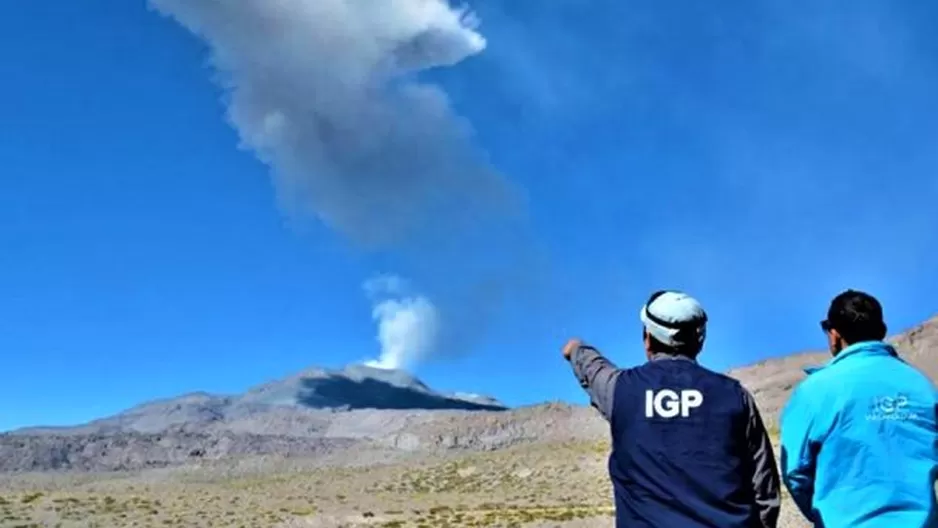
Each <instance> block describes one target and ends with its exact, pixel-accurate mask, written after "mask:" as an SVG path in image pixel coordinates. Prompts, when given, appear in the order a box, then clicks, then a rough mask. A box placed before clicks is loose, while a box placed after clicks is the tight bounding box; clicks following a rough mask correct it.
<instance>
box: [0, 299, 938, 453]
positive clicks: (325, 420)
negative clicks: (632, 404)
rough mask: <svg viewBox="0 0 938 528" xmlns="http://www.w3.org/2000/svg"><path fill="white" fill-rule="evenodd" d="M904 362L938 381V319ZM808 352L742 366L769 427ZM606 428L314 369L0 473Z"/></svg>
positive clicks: (53, 439) (500, 439) (591, 437)
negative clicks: (913, 365) (915, 366)
mask: <svg viewBox="0 0 938 528" xmlns="http://www.w3.org/2000/svg"><path fill="white" fill-rule="evenodd" d="M893 341H894V342H895V344H896V345H897V347H898V348H899V350H900V353H901V354H902V356H903V357H905V358H906V359H908V360H909V361H910V362H912V363H913V364H915V365H917V366H919V367H920V368H921V369H922V370H924V371H925V372H926V373H928V374H929V375H930V376H931V377H932V378H933V379H936V378H938V361H936V359H938V358H936V356H934V354H933V353H932V352H931V350H933V349H935V348H938V317H936V318H933V319H931V320H930V321H927V322H925V323H923V324H922V325H919V326H918V327H916V328H913V329H912V330H910V331H908V332H905V333H903V334H901V335H898V336H896V337H895V338H894V339H893ZM828 359H829V356H828V354H827V353H826V352H812V353H802V354H796V355H792V356H787V357H783V358H777V359H770V360H766V361H762V362H760V363H757V364H754V365H750V366H747V367H743V368H739V369H735V370H733V371H731V372H730V374H731V375H733V376H734V377H736V378H738V379H740V380H741V381H742V382H743V383H744V384H745V385H746V386H747V387H749V388H750V390H752V391H753V393H754V394H755V396H756V399H757V400H758V403H759V405H760V408H761V409H762V412H763V415H764V417H765V419H766V421H767V422H768V423H769V424H770V425H772V424H774V423H775V422H776V417H777V414H778V411H779V410H780V408H781V407H782V405H784V402H785V401H786V400H787V398H788V394H789V393H790V391H791V389H792V388H793V387H794V385H795V384H797V383H798V381H800V380H801V379H802V378H803V376H804V374H803V371H802V368H803V367H805V366H807V365H812V364H818V363H822V362H824V361H827V360H828ZM605 433H606V426H605V423H604V422H603V421H602V419H601V418H599V417H598V415H597V414H596V413H595V411H594V410H593V409H591V408H588V407H580V406H571V405H565V404H542V405H536V406H530V407H524V408H519V409H511V410H509V409H506V408H505V407H504V406H503V405H501V404H500V403H498V402H497V401H495V400H493V399H491V398H486V397H483V396H477V395H460V394H444V393H440V392H437V391H434V390H432V389H430V388H429V387H427V386H426V385H424V384H423V383H421V382H420V381H419V380H417V379H416V378H414V377H412V376H410V375H409V374H407V373H405V372H401V371H388V370H380V369H374V368H369V367H363V366H352V367H348V368H346V369H344V370H341V371H329V370H323V369H310V370H307V371H304V372H300V373H298V374H296V375H293V376H290V377H287V378H285V379H282V380H277V381H274V382H271V383H267V384H264V385H261V386H258V387H255V388H253V389H251V390H249V391H247V392H245V393H243V394H239V395H228V396H222V395H212V394H205V393H195V394H188V395H184V396H181V397H178V398H173V399H168V400H161V401H155V402H150V403H146V404H143V405H140V406H137V407H134V408H132V409H128V410H127V411H125V412H122V413H120V414H118V415H116V416H113V417H109V418H103V419H101V420H96V421H94V422H91V423H89V424H86V425H82V426H79V427H68V428H41V427H40V428H29V429H23V430H19V431H15V432H12V433H8V434H5V435H0V472H11V471H14V472H22V471H44V470H91V471H112V470H128V469H130V470H133V469H142V468H148V467H163V466H175V465H181V464H186V463H190V462H201V461H210V460H218V459H223V458H226V457H231V456H242V455H280V456H282V455H285V456H313V455H314V456H316V457H327V456H333V455H336V454H339V453H344V454H345V456H346V458H348V462H349V463H366V461H368V460H386V459H388V458H389V457H394V456H403V455H408V454H410V455H417V454H424V453H427V454H429V453H440V452H446V451H453V450H475V451H487V450H494V449H501V448H506V447H511V446H515V445H519V444H525V443H551V442H561V443H562V442H571V441H573V442H579V441H598V440H601V439H603V438H605Z"/></svg>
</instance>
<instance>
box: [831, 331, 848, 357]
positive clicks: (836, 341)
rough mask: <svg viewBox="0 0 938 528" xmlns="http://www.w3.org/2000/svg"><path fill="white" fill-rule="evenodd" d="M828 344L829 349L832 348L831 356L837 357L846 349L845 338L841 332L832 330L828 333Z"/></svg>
mask: <svg viewBox="0 0 938 528" xmlns="http://www.w3.org/2000/svg"><path fill="white" fill-rule="evenodd" d="M827 342H828V347H829V348H830V351H831V354H834V355H837V353H839V352H840V351H841V350H843V349H844V346H845V344H844V338H843V336H841V335H840V332H838V331H837V330H835V329H833V328H831V329H830V330H829V331H828V332H827Z"/></svg>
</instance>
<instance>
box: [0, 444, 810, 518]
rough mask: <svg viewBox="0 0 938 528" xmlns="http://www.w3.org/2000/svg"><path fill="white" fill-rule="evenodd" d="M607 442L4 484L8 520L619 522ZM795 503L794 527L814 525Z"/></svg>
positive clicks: (0, 485)
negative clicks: (366, 463)
mask: <svg viewBox="0 0 938 528" xmlns="http://www.w3.org/2000/svg"><path fill="white" fill-rule="evenodd" d="M606 449H607V446H606V445H604V444H590V443H566V444H551V445H538V446H530V447H525V448H513V449H507V450H503V451H493V452H488V453H470V454H461V455H451V456H445V457H438V458H435V459H432V460H416V459H415V460H413V461H409V462H404V461H396V462H393V463H389V464H384V465H377V466H374V467H370V468H368V469H351V468H347V467H346V468H343V467H334V466H333V467H321V466H317V464H315V463H312V462H310V461H303V460H276V461H275V460H264V461H256V460H255V461H241V462H233V463H228V464H225V465H211V466H202V467H198V468H181V469H176V470H162V471H149V472H141V473H138V474H132V475H130V474H124V475H114V474H109V475H101V476H91V475H74V476H59V477H50V476H48V475H37V476H27V477H17V478H8V479H7V481H6V482H0V489H3V490H5V491H3V492H2V493H0V526H4V527H6V526H10V527H12V526H23V527H26V526H53V527H54V526H59V527H62V528H77V527H102V528H104V527H108V528H110V527H124V526H128V527H130V526H133V527H139V528H145V527H163V528H165V527H209V526H211V527H244V528H263V527H291V526H292V527H313V526H317V527H323V528H328V527H334V528H338V527H355V526H372V527H384V528H393V527H399V528H405V527H407V528H446V527H451V528H456V527H487V526H491V527H495V526H504V527H512V526H517V527H522V526H525V527H555V526H559V527H565V528H574V527H579V526H582V527H590V526H612V513H613V512H612V504H611V500H610V493H611V492H610V485H609V483H608V481H607V478H606V474H605V466H606V454H607V451H606ZM786 506H787V505H786ZM786 509H787V511H786V513H785V515H786V520H785V522H784V524H783V526H785V527H796V526H805V525H804V524H799V523H798V522H797V514H796V513H795V512H794V510H793V509H792V508H791V507H788V508H786Z"/></svg>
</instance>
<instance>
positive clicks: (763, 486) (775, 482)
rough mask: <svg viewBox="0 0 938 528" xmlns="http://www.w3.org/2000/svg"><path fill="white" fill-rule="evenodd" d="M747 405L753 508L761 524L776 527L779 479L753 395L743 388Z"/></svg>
mask: <svg viewBox="0 0 938 528" xmlns="http://www.w3.org/2000/svg"><path fill="white" fill-rule="evenodd" d="M743 398H744V400H745V403H746V408H747V414H748V416H747V422H746V440H747V445H748V448H749V453H748V454H749V457H750V460H751V461H752V464H753V472H752V489H753V490H754V491H755V501H756V507H757V508H758V510H759V520H760V521H761V524H760V525H759V526H760V527H764V528H775V526H776V525H777V524H778V515H779V511H780V509H781V494H780V488H781V486H782V485H781V482H780V479H779V475H778V466H777V465H776V461H775V451H774V450H773V449H772V439H771V438H769V433H768V431H766V428H765V424H764V422H763V421H762V415H761V414H760V413H759V408H758V407H757V406H756V401H755V398H753V397H752V394H750V393H749V391H747V390H745V389H743Z"/></svg>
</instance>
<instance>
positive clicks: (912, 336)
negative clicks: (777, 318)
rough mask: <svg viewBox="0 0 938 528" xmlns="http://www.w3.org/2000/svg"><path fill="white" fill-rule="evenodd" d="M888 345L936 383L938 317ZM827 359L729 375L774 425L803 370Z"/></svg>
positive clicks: (807, 357) (809, 356) (815, 355)
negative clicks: (891, 345) (753, 397)
mask: <svg viewBox="0 0 938 528" xmlns="http://www.w3.org/2000/svg"><path fill="white" fill-rule="evenodd" d="M889 341H890V342H891V343H893V344H894V345H895V347H896V350H897V351H898V352H899V355H900V356H901V357H902V358H903V359H905V360H906V361H908V362H909V363H911V364H913V365H915V366H916V367H918V368H919V369H920V370H921V371H922V372H924V373H925V374H926V375H928V377H930V378H931V379H932V380H938V316H935V317H932V318H931V319H929V320H927V321H925V322H924V323H922V324H919V325H917V326H915V327H913V328H911V329H909V330H907V331H905V332H903V333H901V334H898V335H895V336H893V337H891V338H890V339H889ZM830 358H831V356H830V353H828V352H821V351H815V352H802V353H799V354H792V355H790V356H785V357H780V358H773V359H767V360H764V361H760V362H758V363H755V364H753V365H748V366H745V367H740V368H736V369H732V370H730V371H729V372H728V374H729V375H730V376H733V377H734V378H736V379H738V380H740V381H741V382H742V383H743V384H744V385H745V386H746V387H747V388H748V389H749V390H750V391H752V393H753V395H754V396H755V398H756V402H757V403H758V405H759V409H760V410H761V411H762V414H763V416H764V417H765V419H766V422H768V423H769V424H773V425H774V424H776V423H777V419H778V413H779V412H780V411H781V409H782V407H783V406H784V405H785V402H787V401H788V396H789V395H790V394H791V391H792V389H793V388H794V387H795V385H797V384H798V382H799V381H801V380H802V379H804V377H805V374H804V371H803V369H804V368H805V367H808V366H811V365H820V364H823V363H825V362H827V361H829V360H830Z"/></svg>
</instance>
